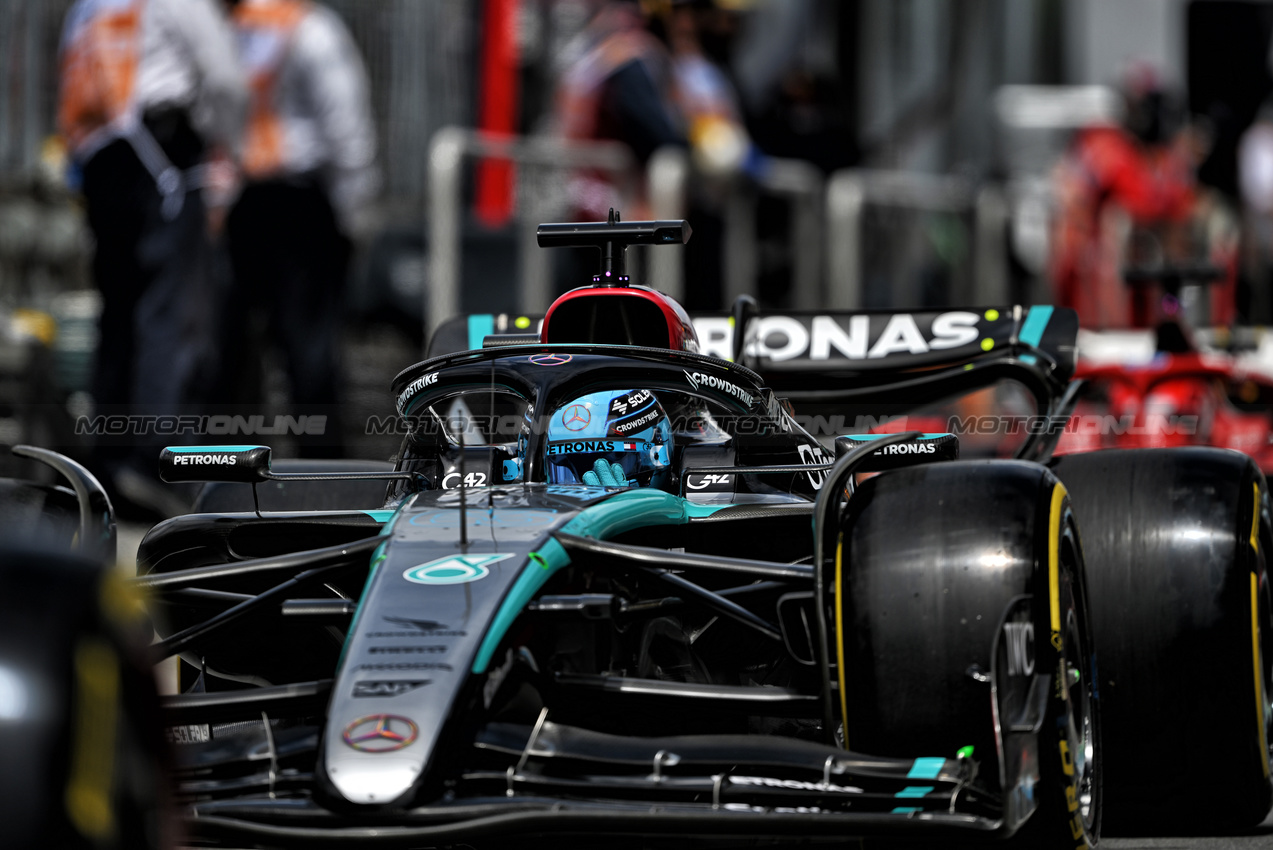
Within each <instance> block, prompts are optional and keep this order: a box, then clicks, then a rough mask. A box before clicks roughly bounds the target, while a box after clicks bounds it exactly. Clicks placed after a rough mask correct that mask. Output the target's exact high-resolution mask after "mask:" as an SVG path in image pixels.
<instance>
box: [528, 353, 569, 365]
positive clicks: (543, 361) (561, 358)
mask: <svg viewBox="0 0 1273 850" xmlns="http://www.w3.org/2000/svg"><path fill="white" fill-rule="evenodd" d="M526 359H527V360H529V361H530V362H531V363H534V364H535V365H536V366H561V365H563V364H566V363H569V362H570V361H571V360H572V359H574V355H573V354H532V355H531V356H530V357H528V358H526Z"/></svg>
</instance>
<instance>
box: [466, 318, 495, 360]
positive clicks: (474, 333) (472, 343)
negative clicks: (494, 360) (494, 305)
mask: <svg viewBox="0 0 1273 850" xmlns="http://www.w3.org/2000/svg"><path fill="white" fill-rule="evenodd" d="M493 333H495V317H494V316H492V315H491V314H490V313H476V314H474V315H472V316H469V350H470V351H476V350H477V349H479V348H481V347H482V340H484V339H486V337H487V336H489V335H490V334H493Z"/></svg>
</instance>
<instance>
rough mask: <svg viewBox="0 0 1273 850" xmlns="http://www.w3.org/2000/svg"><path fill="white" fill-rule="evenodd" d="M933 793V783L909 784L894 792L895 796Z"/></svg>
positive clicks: (915, 795)
mask: <svg viewBox="0 0 1273 850" xmlns="http://www.w3.org/2000/svg"><path fill="white" fill-rule="evenodd" d="M931 793H933V786H931V785H908V786H906V787H905V788H903V789H902V790H901V791H898V792H897V793H896V794H894V795H893V796H894V797H923V796H926V795H928V794H931Z"/></svg>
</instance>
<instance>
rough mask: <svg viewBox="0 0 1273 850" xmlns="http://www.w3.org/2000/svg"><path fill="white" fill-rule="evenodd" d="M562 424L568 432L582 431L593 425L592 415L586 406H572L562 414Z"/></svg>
mask: <svg viewBox="0 0 1273 850" xmlns="http://www.w3.org/2000/svg"><path fill="white" fill-rule="evenodd" d="M561 424H562V425H563V426H564V427H565V429H566V430H567V431H582V430H583V429H584V428H587V427H588V426H589V425H590V424H592V414H591V413H589V412H588V408H587V406H586V405H582V404H572V405H570V407H567V408H566V409H565V410H563V411H562V412H561Z"/></svg>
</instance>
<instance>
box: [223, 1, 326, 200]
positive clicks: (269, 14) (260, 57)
mask: <svg viewBox="0 0 1273 850" xmlns="http://www.w3.org/2000/svg"><path fill="white" fill-rule="evenodd" d="M309 12H310V4H309V3H307V2H305V0H269V2H258V3H240V4H239V5H238V6H236V7H235V10H234V26H235V30H236V32H237V34H238V37H239V54H240V59H241V61H242V62H243V64H244V67H245V68H246V70H247V72H248V84H249V87H250V88H251V98H252V100H251V105H250V106H249V109H248V124H247V136H246V138H245V139H244V145H243V172H244V174H246V175H247V177H248V178H250V179H260V178H262V177H268V176H270V175H272V174H276V173H278V172H279V171H280V170H282V167H283V165H284V162H285V155H286V150H285V144H284V136H283V121H282V119H281V118H280V117H279V114H278V111H277V110H276V109H275V106H274V99H275V86H276V84H277V82H278V77H279V71H280V70H281V69H282V67H283V60H284V59H285V58H286V56H287V50H288V48H289V46H290V45H291V42H292V36H293V35H294V34H295V32H296V28H297V27H298V26H299V25H300V23H301V21H302V20H304V19H305V16H306V15H308V14H309Z"/></svg>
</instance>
